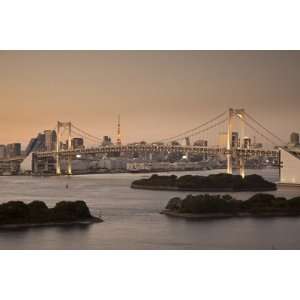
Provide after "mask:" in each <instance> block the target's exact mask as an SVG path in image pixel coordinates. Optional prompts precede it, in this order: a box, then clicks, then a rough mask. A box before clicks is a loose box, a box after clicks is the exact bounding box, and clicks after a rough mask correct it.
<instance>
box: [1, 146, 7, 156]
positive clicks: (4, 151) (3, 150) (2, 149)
mask: <svg viewBox="0 0 300 300" xmlns="http://www.w3.org/2000/svg"><path fill="white" fill-rule="evenodd" d="M5 157H6V146H5V145H0V159H1V158H5Z"/></svg>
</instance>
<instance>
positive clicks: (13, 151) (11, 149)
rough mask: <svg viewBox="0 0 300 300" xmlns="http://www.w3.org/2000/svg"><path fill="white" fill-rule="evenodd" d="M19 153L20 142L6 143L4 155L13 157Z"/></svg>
mask: <svg viewBox="0 0 300 300" xmlns="http://www.w3.org/2000/svg"><path fill="white" fill-rule="evenodd" d="M20 155H21V144H20V143H13V144H8V145H7V146H6V156H7V157H15V156H20Z"/></svg>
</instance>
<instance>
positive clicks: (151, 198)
mask: <svg viewBox="0 0 300 300" xmlns="http://www.w3.org/2000/svg"><path fill="white" fill-rule="evenodd" d="M213 172H219V171H209V172H193V174H195V173H199V174H203V175H204V174H205V175H206V174H208V173H213ZM250 172H251V171H250ZM250 172H249V173H250ZM186 173H191V172H186ZM255 173H259V174H261V175H263V176H265V177H266V178H268V179H269V180H272V181H276V180H278V174H277V171H275V170H263V171H259V172H257V171H255ZM183 174H184V173H178V175H183ZM144 176H147V177H148V176H149V175H142V174H134V175H133V174H105V175H86V176H74V177H70V178H68V177H60V178H58V177H48V178H42V177H0V202H6V201H10V200H22V201H24V202H30V201H32V200H43V201H45V202H46V203H47V204H48V206H54V205H55V203H56V202H58V201H61V200H85V201H86V202H87V204H88V206H89V207H90V208H91V210H92V212H93V213H94V214H98V213H99V212H101V215H102V217H103V219H104V221H105V222H104V223H101V224H93V225H90V226H84V227H82V226H77V227H47V228H30V229H17V230H3V229H2V230H0V249H46V250H48V249H57V250H60V249H91V250H92V249H272V247H275V248H276V249H300V235H299V232H300V218H270V219H256V218H245V219H225V220H206V221H187V220H183V219H174V218H170V217H167V216H164V215H160V214H159V211H160V210H162V209H163V208H164V207H165V206H166V204H167V202H168V200H169V199H170V198H171V197H174V196H181V197H183V196H184V195H187V194H189V193H187V192H172V191H171V192H170V191H142V190H132V189H130V184H131V182H132V181H133V180H135V179H137V178H142V177H144ZM66 184H68V185H69V189H66ZM274 193H275V194H276V195H281V196H286V197H292V196H298V195H300V189H299V188H281V189H279V190H278V191H276V192H274ZM253 194H254V193H235V194H234V195H235V197H236V198H238V199H246V198H248V197H249V196H251V195H253Z"/></svg>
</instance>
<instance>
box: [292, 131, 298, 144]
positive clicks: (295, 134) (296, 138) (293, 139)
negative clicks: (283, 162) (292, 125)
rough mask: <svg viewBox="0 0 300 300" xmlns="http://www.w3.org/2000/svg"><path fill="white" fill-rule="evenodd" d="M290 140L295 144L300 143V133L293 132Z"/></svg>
mask: <svg viewBox="0 0 300 300" xmlns="http://www.w3.org/2000/svg"><path fill="white" fill-rule="evenodd" d="M290 142H291V144H293V145H299V133H296V132H292V133H291V137H290Z"/></svg>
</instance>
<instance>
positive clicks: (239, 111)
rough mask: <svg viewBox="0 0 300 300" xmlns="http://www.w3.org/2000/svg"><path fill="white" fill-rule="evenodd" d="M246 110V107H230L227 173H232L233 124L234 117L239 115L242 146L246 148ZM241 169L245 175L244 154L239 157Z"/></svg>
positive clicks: (241, 173) (243, 175)
mask: <svg viewBox="0 0 300 300" xmlns="http://www.w3.org/2000/svg"><path fill="white" fill-rule="evenodd" d="M245 115H246V114H245V110H244V109H233V108H230V109H229V115H228V127H227V149H226V157H227V173H228V174H232V154H233V151H234V149H233V145H232V126H233V119H234V117H236V116H237V117H238V118H239V120H240V146H239V147H240V148H242V149H243V148H244V143H243V141H244V138H245V123H244V120H245ZM239 169H240V175H241V176H242V177H245V158H244V157H243V156H240V157H239Z"/></svg>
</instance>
